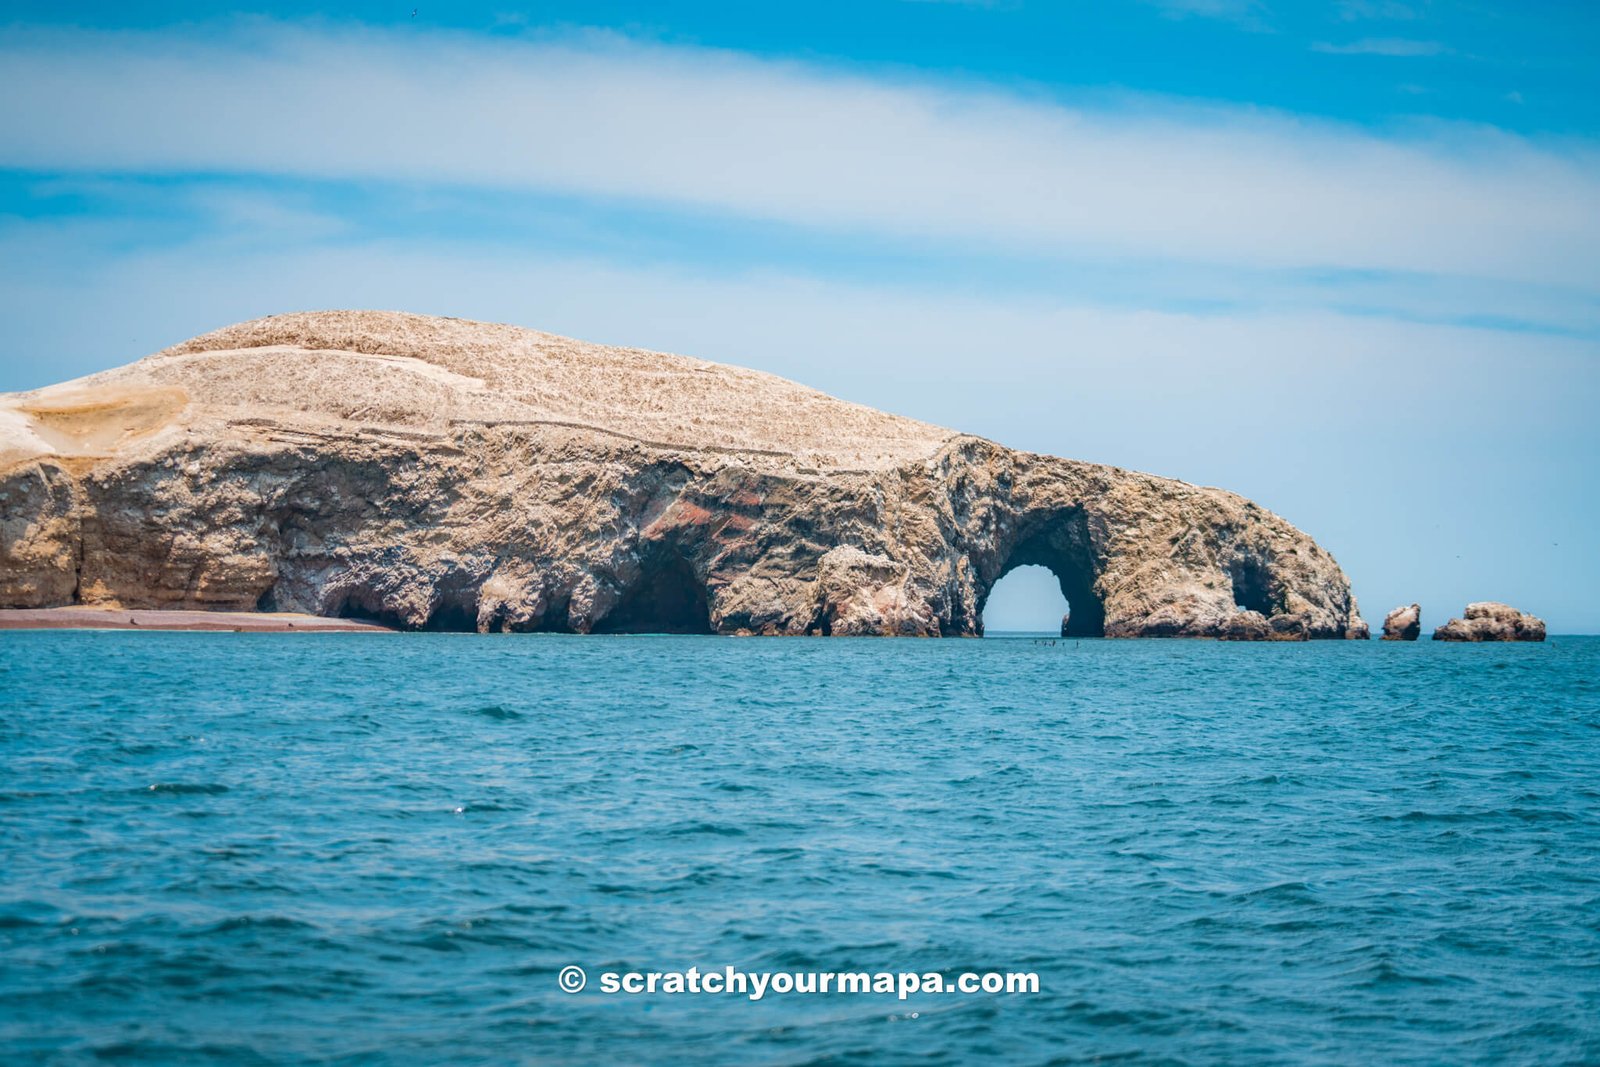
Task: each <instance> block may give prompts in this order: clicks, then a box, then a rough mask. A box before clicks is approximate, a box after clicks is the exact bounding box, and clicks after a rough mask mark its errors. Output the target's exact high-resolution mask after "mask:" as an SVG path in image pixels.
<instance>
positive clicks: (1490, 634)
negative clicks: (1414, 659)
mask: <svg viewBox="0 0 1600 1067" xmlns="http://www.w3.org/2000/svg"><path fill="white" fill-rule="evenodd" d="M1433 639H1434V640H1435V641H1543V640H1544V620H1543V619H1540V618H1537V617H1536V616H1533V615H1528V614H1526V613H1524V612H1521V611H1518V610H1517V609H1516V608H1514V607H1511V606H1510V605H1509V604H1499V603H1496V602H1494V601H1492V600H1485V601H1480V602H1478V603H1476V604H1468V605H1467V610H1466V615H1465V617H1464V618H1460V619H1451V620H1450V621H1449V622H1447V623H1445V624H1444V625H1443V626H1441V627H1439V628H1438V629H1437V630H1435V631H1433Z"/></svg>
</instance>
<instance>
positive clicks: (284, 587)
mask: <svg viewBox="0 0 1600 1067" xmlns="http://www.w3.org/2000/svg"><path fill="white" fill-rule="evenodd" d="M0 534H3V536H0V608H29V609H37V608H48V607H54V606H61V605H81V606H100V607H117V608H123V609H150V608H170V609H190V610H193V609H209V610H235V611H239V610H244V611H294V612H305V613H309V614H313V615H318V616H325V617H352V618H363V619H370V620H375V621H379V622H387V623H390V624H393V625H399V626H402V627H406V628H437V629H463V630H473V629H476V630H484V631H489V630H557V631H576V632H582V633H588V632H626V631H636V630H668V631H691V632H706V631H709V632H718V633H757V634H834V635H846V634H852V635H859V634H885V635H889V634H905V635H970V634H976V633H980V632H981V630H982V612H983V605H984V601H985V599H986V598H987V596H988V593H989V590H990V589H991V588H992V586H993V585H994V583H995V582H996V581H997V580H998V579H999V578H1000V577H1001V576H1002V575H1004V574H1005V573H1006V572H1007V571H1008V570H1010V569H1011V568H1013V567H1016V566H1019V565H1022V564H1040V565H1043V566H1046V567H1049V568H1050V569H1051V570H1052V571H1054V573H1055V574H1056V576H1057V578H1058V579H1059V580H1060V582H1061V586H1062V591H1063V592H1064V593H1065V594H1066V596H1067V598H1068V600H1069V601H1070V603H1071V607H1072V614H1071V618H1070V621H1069V623H1068V625H1067V627H1066V628H1067V630H1068V631H1070V632H1071V633H1075V634H1083V635H1098V634H1102V633H1103V634H1105V635H1107V636H1214V637H1233V638H1246V639H1266V638H1276V639H1304V638H1343V637H1347V636H1363V637H1364V636H1366V624H1365V623H1364V622H1362V621H1361V619H1360V617H1359V615H1358V613H1357V610H1356V604H1355V600H1354V598H1353V597H1352V596H1351V593H1350V586H1349V582H1348V580H1347V579H1346V577H1345V575H1344V573H1343V572H1342V571H1341V570H1340V569H1339V566H1338V564H1337V563H1335V562H1334V560H1333V558H1332V557H1331V556H1330V555H1329V554H1328V553H1327V552H1325V551H1324V550H1323V549H1322V548H1321V547H1319V546H1318V545H1317V544H1316V543H1315V542H1314V541H1312V540H1311V539H1310V538H1309V537H1307V536H1306V535H1305V534H1303V533H1301V532H1300V531H1299V530H1297V529H1295V528H1294V527H1293V526H1291V525H1290V524H1289V523H1287V522H1285V521H1284V520H1283V519H1281V518H1279V517H1277V516H1276V515H1273V514H1272V513H1271V512H1269V511H1266V510H1265V509H1263V508H1260V507H1258V506H1257V505H1255V504H1253V503H1251V502H1250V501H1248V500H1245V499H1243V498H1241V497H1239V496H1236V495H1235V494H1232V493H1228V492H1225V491H1223V490H1219V489H1210V488H1199V487H1196V486H1192V485H1188V484H1185V483H1183V482H1179V481H1173V480H1170V479H1165V478H1158V477H1154V476H1151V475H1147V474H1139V473H1133V472H1129V471H1125V470H1121V469H1118V468H1114V467H1106V466H1100V465H1096V464H1090V463H1081V462H1077V461H1073V460H1067V459H1059V458H1056V457H1052V456H1041V455H1035V454H1030V453H1025V452H1018V451H1014V450H1012V449H1008V448H1005V447H1003V446H1001V445H999V444H996V443H994V442H991V441H987V440H984V439H981V438H977V437H972V436H969V435H965V434H961V433H958V432H955V431H953V430H946V429H942V428H940V427H937V426H931V425H928V424H926V423H921V422H917V421H914V420H911V419H906V418H901V417H899V416H895V415H888V414H884V413H882V412H878V411H874V410H872V409H869V408H865V407H861V406H859V405H856V404H850V403H846V402H844V401H841V400H837V399H835V398H833V397H829V396H826V395H824V394H822V393H819V392H816V391H815V390H812V389H808V388H805V387H804V386H800V385H797V384H795V383H793V382H789V381H785V380H783V379H781V378H776V377H773V376H772V375H768V374H762V373H758V372H755V371H750V370H744V369H741V368H738V367H730V366H723V365H720V364H715V363H707V362H704V361H701V360H696V359H689V358H685V357H682V356H671V355H663V354H661V353H656V352H647V351H641V350H638V349H626V348H611V347H606V346H602V345H594V344H586V343H583V342H580V341H574V340H569V339H567V338H562V337H556V336H553V335H550V334H545V333H539V332H536V331H533V330H526V329H521V328H518V327H514V326H504V325H491V324H486V323H477V322H468V321H462V320H457V319H441V318H429V317H425V316H420V315H408V314H400V313H393V312H351V311H333V312H314V313H304V314H293V315H280V316H275V317H272V318H267V319H261V320H258V321H254V322H248V323H243V324H241V325H237V326H232V327H229V328H226V329H223V330H218V331H216V332H214V333H209V334H206V335H204V336H202V337H198V338H195V339H194V340H191V341H187V342H185V343H183V344H180V345H176V346H174V347H172V348H169V349H167V350H165V351H163V352H159V353H157V354H155V355H153V356H150V357H148V358H146V359H142V360H139V361H138V362H136V363H132V364H129V365H128V366H125V367H121V368H118V369H116V370H111V371H106V372H104V373H101V374H95V375H91V376H90V377H87V378H82V379H79V380H76V381H72V382H67V383H64V384H61V385H56V386H51V387H49V388H46V389H41V390H37V391H34V392H29V393H14V394H5V395H3V396H0Z"/></svg>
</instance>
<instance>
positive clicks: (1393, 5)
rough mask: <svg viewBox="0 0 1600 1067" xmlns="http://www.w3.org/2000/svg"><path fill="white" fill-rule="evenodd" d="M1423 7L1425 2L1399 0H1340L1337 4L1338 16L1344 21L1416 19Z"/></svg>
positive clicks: (1424, 7) (1421, 13)
mask: <svg viewBox="0 0 1600 1067" xmlns="http://www.w3.org/2000/svg"><path fill="white" fill-rule="evenodd" d="M1425 9H1426V3H1402V2H1401V0H1340V3H1339V4H1338V12H1339V17H1340V18H1341V19H1343V20H1344V21H1346V22H1357V21H1360V20H1362V19H1387V20H1391V21H1402V20H1410V19H1418V18H1421V17H1422V15H1423V12H1424V10H1425Z"/></svg>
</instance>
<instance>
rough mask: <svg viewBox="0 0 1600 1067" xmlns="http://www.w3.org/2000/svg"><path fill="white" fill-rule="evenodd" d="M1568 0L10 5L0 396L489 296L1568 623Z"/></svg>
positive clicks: (1582, 311) (1583, 578) (1398, 590)
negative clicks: (1239, 508)
mask: <svg viewBox="0 0 1600 1067" xmlns="http://www.w3.org/2000/svg"><path fill="white" fill-rule="evenodd" d="M413 8H414V9H415V10H416V15H415V17H413V16H412V10H413ZM1595 12H1596V9H1595V8H1593V7H1592V6H1590V5H1584V4H1576V3H1574V4H1565V5H1563V4H1533V5H1530V4H1516V5H1513V4H1447V3H1410V2H1396V0H1351V2H1347V3H1334V4H1316V5H1291V4H1282V3H1271V2H1233V0H1166V2H1161V0H1150V2H1130V3H1125V4H1114V3H1106V4H1082V5H1065V4H1053V5H1045V4H1040V3H1029V2H1026V0H1013V2H1007V0H995V2H992V3H948V2H899V0H881V2H877V0H859V2H856V3H849V4H828V3H819V4H808V5H803V6H801V5H791V6H784V5H751V4H737V5H735V4H725V5H724V4H704V3H700V4H690V3H653V4H642V3H639V4H632V3H603V2H602V3H585V4H564V3H542V4H539V5H537V6H529V7H519V6H518V5H516V4H511V3H501V4H489V5H479V4H451V5H448V6H440V7H438V8H435V7H433V6H430V5H428V4H426V3H422V2H420V0H409V2H407V3H401V4H366V5H349V6H342V7H327V6H321V5H296V4H280V5H276V6H274V7H272V8H270V9H262V8H251V9H240V10H223V9H220V8H218V7H215V6H203V7H202V6H198V5H183V4H161V3H146V4H137V5H126V4H123V5H111V4H106V5H61V4H50V5H46V4H34V3H20V4H19V3H12V4H10V5H8V7H7V13H8V17H9V19H10V20H11V21H10V23H9V24H6V25H0V91H3V92H4V94H5V97H6V99H7V100H8V102H9V106H8V107H7V108H6V109H4V110H3V111H0V314H3V315H4V316H5V320H6V322H7V329H6V330H5V331H4V332H3V333H0V389H23V388H32V387H36V386H39V385H43V384H46V383H48V382H52V381H57V380H61V379H64V378H69V377H73V376H77V375H80V374H83V373H88V372H90V371H93V370H97V369H102V368H104V367H107V366H112V365H116V364H120V363H123V362H127V361H128V360H130V359H133V358H137V357H138V356H141V355H144V354H146V353H148V352H150V351H153V350H155V349H157V348H160V347H162V346H165V345H167V344H170V343H172V342H174V341H177V340H180V339H182V338H184V337H186V336H190V335H193V334H196V333H199V332H202V331H204V330H206V329H210V328H213V327H215V326H218V325H222V324H225V323H227V322H231V321H236V320H239V319H244V318H250V317H254V316H257V315H263V314H270V313H273V312H278V311H286V310H293V309H297V308H307V307H353V306H362V307H390V308H404V309H408V310H415V311H423V312H431V313H439V314H454V315H463V316H468V317H475V318H485V319H493V320H499V321H510V322H517V323H522V324H525V325H530V326H535V327H539V328H543V329H549V330H555V331H558V332H563V333H569V334H572V335H576V336H580V337H585V338H590V339H594V340H601V341H609V342H619V343H628V344H637V345H642V346H646V347H653V348H662V349H667V350H673V351H682V352H689V353H692V354H695V355H699V356H703V357H706V358H711V359H721V360H726V361H729V362H736V363H741V364H744V365H748V366H754V367H758V368H760V369H763V370H769V371H772V372H775V373H778V374H782V375H785V376H787V377H790V378H794V379H797V380H800V381H803V382H806V383H808V384H811V385H815V386H817V387H819V388H822V389H826V390H827V391H829V392H832V393H835V394H837V395H840V396H844V397H846V398H848V399H852V400H857V401H861V402H863V403H868V404H872V405H874V406H877V407H882V408H887V409H890V410H895V411H899V412H901V413H904V414H908V415H912V416H916V417H919V418H924V419H928V420H930V421H933V422H937V423H941V424H944V425H948V426H952V427H956V428H959V429H963V430H968V431H971V432H976V433H981V434H984V435H986V436H989V437H993V438H995V439H997V440H1000V441H1003V442H1005V443H1007V444H1012V445H1015V446H1018V447H1024V448H1030V449H1034V450H1037V451H1043V452H1051V453H1056V454H1061V455H1069V456H1075V457H1080V458H1084V459H1091V460H1096V461H1101V462H1109V463H1115V464H1118V465H1121V466H1127V467H1134V468H1139V469H1145V470H1151V471H1155V472H1158V473H1163V474H1170V475H1174V476H1178V477H1182V478H1186V479H1189V480H1191V481H1196V482H1200V483H1203V484H1213V485H1223V486H1226V487H1228V488H1231V489H1235V490H1237V491H1239V492H1242V493H1245V494H1246V495H1249V496H1252V497H1254V498H1255V499H1257V500H1259V501H1261V502H1262V503H1263V504H1265V505H1266V506H1268V507H1270V508H1272V509H1273V510H1275V511H1277V512H1279V513H1280V514H1283V515H1284V516H1286V517H1287V518H1289V519H1290V520H1291V521H1293V522H1295V523H1296V524H1298V525H1300V526H1301V527H1303V528H1304V529H1306V530H1308V531H1309V532H1311V533H1312V534H1313V535H1314V536H1316V537H1317V538H1318V539H1319V540H1320V541H1322V542H1323V543H1324V544H1325V545H1326V546H1327V547H1328V548H1329V549H1330V550H1331V551H1332V552H1333V553H1334V554H1335V555H1336V556H1337V557H1338V558H1339V560H1340V561H1341V563H1343V564H1344V566H1345V568H1346V570H1347V571H1348V572H1349V573H1350V574H1351V576H1352V578H1353V580H1354V581H1355V585H1356V591H1357V594H1358V595H1359V596H1360V598H1361V600H1362V604H1363V608H1364V611H1365V613H1366V614H1367V616H1368V617H1369V618H1370V619H1372V620H1373V621H1374V622H1376V621H1377V620H1378V619H1381V617H1382V614H1383V612H1384V611H1385V610H1387V609H1388V608H1389V607H1391V606H1394V605H1395V604H1397V603H1401V602H1409V601H1411V600H1413V599H1417V600H1420V601H1422V603H1423V606H1424V614H1425V622H1426V623H1427V624H1428V625H1430V626H1431V625H1434V624H1437V623H1440V622H1443V621H1444V619H1445V618H1446V617H1447V616H1448V615H1450V614H1457V613H1459V611H1460V608H1461V607H1462V606H1463V605H1464V604H1465V603H1466V602H1467V601H1468V600H1475V599H1504V600H1507V601H1509V602H1511V603H1515V604H1517V605H1519V606H1521V607H1524V608H1526V609H1528V610H1533V611H1536V612H1539V613H1541V614H1543V615H1545V616H1546V617H1547V618H1548V619H1549V620H1550V622H1551V624H1552V627H1553V629H1554V630H1556V631H1557V632H1562V631H1566V632H1578V631H1582V632H1597V631H1600V602H1597V600H1596V598H1595V596H1594V595H1593V594H1594V591H1596V590H1597V589H1600V562H1597V557H1600V553H1597V552H1596V551H1595V550H1596V548H1597V542H1600V539H1597V538H1596V536H1595V534H1594V532H1593V531H1594V529H1595V524H1596V520H1597V519H1600V505H1597V504H1596V503H1595V499H1596V498H1597V497H1600V493H1596V492H1595V491H1594V490H1595V483H1596V478H1595V476H1594V466H1595V461H1596V459H1597V458H1600V429H1597V425H1600V422H1597V420H1596V419H1595V418H1594V416H1593V413H1594V411H1595V410H1596V409H1597V406H1600V405H1597V401H1600V371H1597V363H1596V361H1597V359H1600V253H1597V251H1596V249H1597V248H1600V72H1597V71H1600V64H1596V63H1595V62H1594V61H1593V57H1594V56H1595V55H1597V54H1600V47H1597V46H1600V15H1597V14H1596V13H1595ZM1056 596H1057V594H1055V593H1054V591H1053V590H1052V589H1050V588H1049V585H1048V582H1047V581H1045V582H1040V581H1038V580H1032V581H1030V580H1029V577H1028V576H1025V575H1019V580H1018V581H1017V582H1016V583H1015V588H1007V589H1005V590H1004V591H1003V592H1001V593H997V598H998V599H997V602H996V604H995V605H994V606H993V607H992V609H991V614H990V624H991V626H997V627H1009V626H1032V625H1037V624H1039V623H1041V622H1043V621H1045V620H1047V619H1048V618H1049V617H1050V616H1051V614H1052V613H1053V612H1058V610H1059V604H1058V603H1056V602H1055V597H1056Z"/></svg>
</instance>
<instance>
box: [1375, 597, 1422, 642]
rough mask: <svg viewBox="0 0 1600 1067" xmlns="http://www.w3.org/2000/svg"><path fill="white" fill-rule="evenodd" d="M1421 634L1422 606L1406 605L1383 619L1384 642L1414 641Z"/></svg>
mask: <svg viewBox="0 0 1600 1067" xmlns="http://www.w3.org/2000/svg"><path fill="white" fill-rule="evenodd" d="M1421 633H1422V605H1420V604H1407V605H1402V606H1401V607H1398V608H1395V609H1394V610H1393V611H1391V612H1389V614H1387V615H1385V616H1384V617H1383V639H1384V640H1385V641H1415V640H1416V639H1417V638H1418V636H1420V635H1421Z"/></svg>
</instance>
